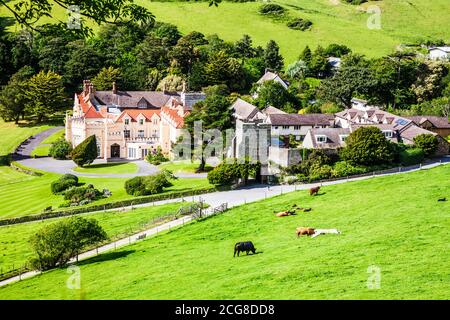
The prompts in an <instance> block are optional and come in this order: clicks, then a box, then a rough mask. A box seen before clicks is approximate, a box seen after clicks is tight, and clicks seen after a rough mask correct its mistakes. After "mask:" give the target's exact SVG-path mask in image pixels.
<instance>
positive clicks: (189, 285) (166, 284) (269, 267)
mask: <svg viewBox="0 0 450 320" xmlns="http://www.w3.org/2000/svg"><path fill="white" fill-rule="evenodd" d="M449 176H450V166H449V165H446V166H441V167H438V168H435V169H431V170H422V171H418V172H414V173H408V174H402V175H393V176H386V177H377V178H373V179H368V180H364V181H359V182H350V183H346V184H341V185H334V186H327V187H324V188H323V189H322V190H321V195H319V196H316V197H310V196H309V195H308V193H307V192H306V191H298V192H293V193H289V194H285V195H282V196H278V197H275V198H271V199H268V200H264V201H260V202H257V203H253V204H248V205H245V206H240V207H237V208H234V209H231V210H230V211H228V212H226V213H224V214H221V215H218V216H216V217H213V218H209V219H206V220H204V221H199V222H194V223H192V224H189V225H187V226H184V227H182V228H179V229H175V230H172V231H170V232H168V233H166V234H160V235H158V236H157V237H154V238H149V239H146V240H144V241H142V242H139V243H137V244H134V245H131V246H128V247H125V248H122V249H121V250H119V251H116V252H111V253H108V254H102V255H100V256H99V257H96V258H93V259H90V260H86V261H83V262H80V263H79V266H80V267H81V275H82V281H81V289H80V290H70V289H68V288H67V286H66V281H67V278H68V274H67V272H66V270H65V269H58V270H54V271H50V272H45V273H43V274H42V275H40V276H37V277H34V278H31V279H28V280H24V281H21V282H19V283H14V284H12V285H9V286H6V287H2V288H0V299H81V298H83V299H448V293H449V291H450V269H449V268H448V266H449V265H450V255H449V253H448V243H449V240H450V239H449V233H448V230H449V228H450V219H449V216H448V213H449V212H450V201H447V202H438V201H437V199H438V198H441V197H444V196H446V197H447V199H448V198H449V197H450V180H449V179H448V177H449ZM293 204H297V205H300V206H305V207H311V208H312V211H311V212H309V213H299V214H298V215H296V216H291V217H284V218H277V217H275V215H274V212H278V211H281V210H285V209H286V208H290V207H291V206H292V205H293ZM299 226H305V227H306V226H310V227H316V228H337V229H338V230H340V231H341V232H342V234H340V235H323V236H319V237H317V238H314V239H312V238H308V237H301V238H297V237H296V236H295V233H294V232H295V228H296V227H299ZM246 240H251V241H253V243H254V244H255V246H256V248H257V251H258V252H259V254H256V255H249V256H246V255H244V256H241V257H239V258H237V257H236V258H233V246H234V244H235V243H236V242H237V241H246ZM374 267H377V268H379V270H380V271H381V278H380V279H381V282H380V283H379V288H378V289H369V288H368V285H367V284H368V280H370V276H371V273H368V270H371V268H372V269H373V268H374Z"/></svg>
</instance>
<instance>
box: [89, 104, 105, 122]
mask: <svg viewBox="0 0 450 320" xmlns="http://www.w3.org/2000/svg"><path fill="white" fill-rule="evenodd" d="M84 117H85V118H86V119H98V118H104V117H103V115H102V114H101V113H100V112H98V111H97V110H95V107H94V106H92V107H89V109H88V110H87V112H85V113H84Z"/></svg>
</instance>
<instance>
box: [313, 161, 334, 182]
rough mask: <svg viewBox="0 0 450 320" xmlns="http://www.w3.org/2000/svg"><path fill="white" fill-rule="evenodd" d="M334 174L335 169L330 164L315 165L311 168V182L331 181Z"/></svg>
mask: <svg viewBox="0 0 450 320" xmlns="http://www.w3.org/2000/svg"><path fill="white" fill-rule="evenodd" d="M332 174H333V168H332V167H331V166H330V165H328V164H325V165H322V166H318V165H313V166H312V167H311V168H310V173H309V181H310V182H312V181H317V180H323V179H329V178H331V176H332Z"/></svg>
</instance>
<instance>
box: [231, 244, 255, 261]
mask: <svg viewBox="0 0 450 320" xmlns="http://www.w3.org/2000/svg"><path fill="white" fill-rule="evenodd" d="M244 251H245V252H246V253H247V255H248V253H249V252H250V251H251V252H252V253H253V254H255V252H256V248H255V246H254V245H253V243H252V242H251V241H245V242H238V243H236V244H235V245H234V254H233V257H235V256H236V252H237V255H238V257H239V253H241V252H244Z"/></svg>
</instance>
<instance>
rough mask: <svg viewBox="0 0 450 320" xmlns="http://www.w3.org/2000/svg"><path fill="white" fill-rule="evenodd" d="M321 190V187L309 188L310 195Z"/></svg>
mask: <svg viewBox="0 0 450 320" xmlns="http://www.w3.org/2000/svg"><path fill="white" fill-rule="evenodd" d="M319 190H320V187H314V188H311V189H309V195H310V196H314V195H316V194H318V193H319Z"/></svg>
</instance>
